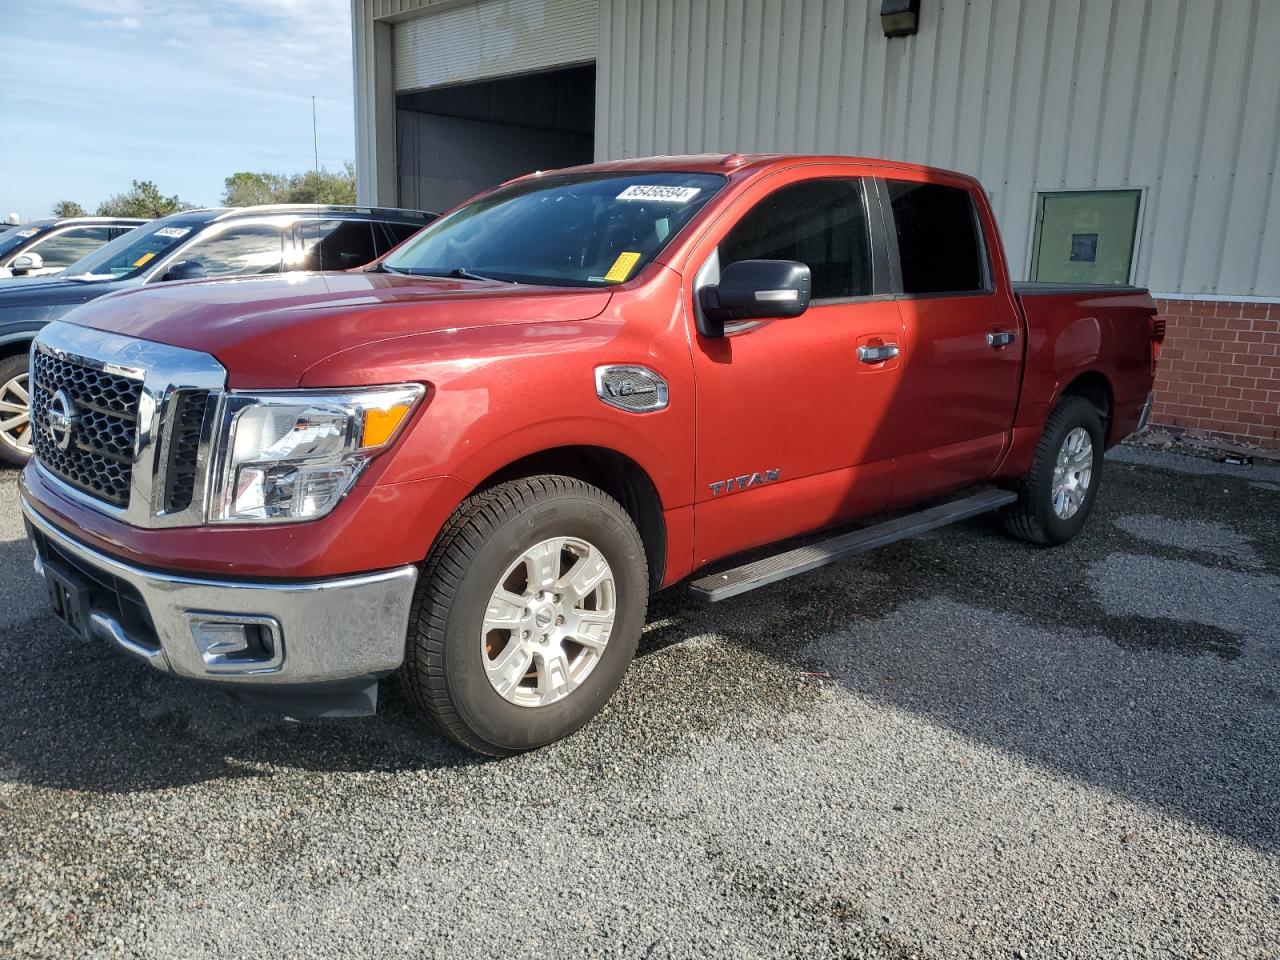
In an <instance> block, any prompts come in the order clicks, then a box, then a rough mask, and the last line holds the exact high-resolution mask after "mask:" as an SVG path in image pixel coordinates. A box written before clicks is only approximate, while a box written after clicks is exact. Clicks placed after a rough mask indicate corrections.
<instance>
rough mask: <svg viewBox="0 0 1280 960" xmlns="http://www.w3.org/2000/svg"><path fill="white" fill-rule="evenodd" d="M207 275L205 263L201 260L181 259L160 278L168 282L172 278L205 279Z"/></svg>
mask: <svg viewBox="0 0 1280 960" xmlns="http://www.w3.org/2000/svg"><path fill="white" fill-rule="evenodd" d="M205 276H206V274H205V270H204V264H203V263H201V262H200V261H199V260H179V261H178V262H177V263H175V264H174V265H173V266H171V267H170V268H169V269H168V270H166V271H165V274H164V276H163V277H161V278H160V279H161V280H162V281H164V282H166V283H167V282H168V281H170V280H203V279H204V278H205Z"/></svg>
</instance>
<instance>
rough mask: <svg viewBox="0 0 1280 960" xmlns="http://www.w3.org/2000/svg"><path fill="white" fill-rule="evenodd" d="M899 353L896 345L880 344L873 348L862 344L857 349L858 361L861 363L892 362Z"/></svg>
mask: <svg viewBox="0 0 1280 960" xmlns="http://www.w3.org/2000/svg"><path fill="white" fill-rule="evenodd" d="M899 352H900V351H899V349H898V345H897V344H896V343H881V344H879V345H877V346H874V347H873V346H871V345H870V344H866V343H864V344H863V345H862V346H860V347H858V360H859V361H860V362H862V363H883V362H884V361H886V360H892V359H893V358H894V357H896V356H897V355H898V353H899Z"/></svg>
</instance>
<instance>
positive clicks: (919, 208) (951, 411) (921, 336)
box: [882, 174, 1025, 507]
mask: <svg viewBox="0 0 1280 960" xmlns="http://www.w3.org/2000/svg"><path fill="white" fill-rule="evenodd" d="M920 176H921V179H920V180H907V179H905V178H904V179H901V180H890V181H887V184H886V185H885V186H886V188H887V189H886V190H884V191H882V197H883V200H884V202H885V204H886V206H887V207H888V211H887V213H888V216H889V218H890V220H891V224H892V227H893V232H894V239H895V240H896V246H897V248H898V263H899V265H900V277H899V283H898V286H899V287H900V289H901V293H900V295H899V298H898V308H899V311H900V313H901V317H902V327H903V341H902V364H903V371H902V376H901V383H900V385H899V391H898V395H897V397H896V398H895V400H894V421H895V424H896V427H897V430H896V432H895V439H894V443H893V456H894V484H893V495H892V497H891V505H893V506H895V507H897V506H907V505H910V504H913V503H916V502H918V501H920V500H922V499H925V498H927V497H931V496H935V495H937V494H942V493H946V492H948V491H950V490H956V489H959V488H961V487H964V486H968V485H970V484H975V483H980V482H982V481H983V480H985V479H986V478H987V477H989V476H990V475H991V472H992V471H993V470H994V469H995V467H996V465H997V463H998V462H999V460H1000V457H1001V455H1002V454H1003V451H1004V447H1005V444H1006V442H1007V441H1008V437H1009V431H1010V429H1011V428H1012V426H1013V417H1014V411H1015V408H1016V405H1017V400H1018V390H1019V387H1020V383H1021V375H1022V357H1023V352H1024V348H1025V344H1023V342H1022V339H1023V331H1022V329H1021V321H1020V313H1019V311H1018V307H1017V304H1016V303H1015V302H1014V301H1013V296H1012V293H1011V292H1010V291H1009V289H1008V288H1007V286H1006V285H1004V284H1003V283H1002V282H997V281H996V279H995V278H996V277H997V276H1003V271H997V270H995V269H994V268H993V265H992V263H991V255H992V252H993V251H996V250H997V249H998V248H997V247H996V246H995V245H994V244H987V243H986V242H984V239H983V238H984V235H985V236H994V235H995V234H994V232H992V230H993V228H992V225H991V224H989V223H987V224H986V225H985V230H986V231H987V232H986V233H985V234H984V224H983V220H982V218H981V217H980V216H979V211H978V207H977V205H976V204H975V203H974V200H973V198H972V196H971V195H970V193H969V191H968V190H966V189H964V188H963V187H961V186H959V185H950V184H945V183H937V182H926V180H925V179H924V177H926V176H928V175H925V174H921V175H920Z"/></svg>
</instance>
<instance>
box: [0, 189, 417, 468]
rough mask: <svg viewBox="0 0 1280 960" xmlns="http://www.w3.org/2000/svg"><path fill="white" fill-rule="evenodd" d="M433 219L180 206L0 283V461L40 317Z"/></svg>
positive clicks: (284, 267) (351, 259)
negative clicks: (30, 275) (44, 273)
mask: <svg viewBox="0 0 1280 960" xmlns="http://www.w3.org/2000/svg"><path fill="white" fill-rule="evenodd" d="M434 219H435V214H431V213H424V212H422V211H419V210H389V209H377V208H372V209H371V208H368V207H326V206H319V205H311V204H303V205H292V206H264V207H239V208H234V209H226V208H223V209H214V210H190V211H187V212H185V213H175V214H173V215H172V216H168V217H162V218H161V219H159V220H152V221H151V222H150V223H147V224H145V225H143V226H141V227H138V228H137V229H136V230H132V231H130V232H129V233H127V234H125V235H123V236H121V237H119V238H118V239H116V240H112V241H111V242H110V243H108V244H107V245H106V246H104V247H102V248H101V249H98V250H96V251H94V252H93V253H91V254H89V255H88V256H86V257H84V258H82V259H80V260H78V261H77V262H75V263H73V264H71V265H70V266H69V267H67V269H66V270H64V271H63V272H62V273H60V274H58V275H57V276H53V277H42V278H38V279H34V280H22V279H14V280H7V281H3V282H0V460H3V461H7V462H9V463H25V462H26V460H27V459H28V458H29V457H30V455H31V419H30V411H29V409H28V394H27V383H28V370H27V365H28V356H27V352H28V350H29V348H30V345H31V341H32V340H33V339H34V338H35V335H36V333H37V332H38V331H39V330H40V328H41V327H43V326H44V325H45V324H46V323H48V322H49V321H50V320H56V319H57V318H59V317H61V316H63V315H64V314H65V313H67V312H68V311H69V310H73V309H75V308H76V307H78V306H79V305H80V304H82V303H86V302H88V301H90V300H96V299H97V298H98V297H101V296H105V295H106V294H108V293H115V292H116V291H118V290H128V289H132V288H134V287H139V286H142V285H144V284H153V283H165V282H167V281H171V280H197V279H216V278H219V277H244V276H254V275H261V274H277V273H286V272H291V271H319V270H347V269H350V268H352V267H361V266H364V265H365V264H367V263H369V262H370V261H372V260H375V259H377V258H378V257H379V256H381V255H382V254H384V253H386V252H387V251H388V250H390V249H391V248H392V247H394V246H396V245H397V244H399V243H400V242H401V241H402V240H405V239H407V238H408V237H410V236H412V235H413V234H414V233H417V231H418V230H420V229H422V227H424V226H425V225H426V224H428V223H430V222H431V221H432V220H434Z"/></svg>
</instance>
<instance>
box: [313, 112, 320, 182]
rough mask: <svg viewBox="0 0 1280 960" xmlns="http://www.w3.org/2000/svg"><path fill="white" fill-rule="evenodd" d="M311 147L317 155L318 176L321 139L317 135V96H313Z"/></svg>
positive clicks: (318, 171)
mask: <svg viewBox="0 0 1280 960" xmlns="http://www.w3.org/2000/svg"><path fill="white" fill-rule="evenodd" d="M311 146H312V148H313V149H314V150H315V153H316V174H317V175H318V174H319V173H320V137H319V135H318V134H317V133H316V95H315V94H314V93H313V94H312V95H311Z"/></svg>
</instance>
